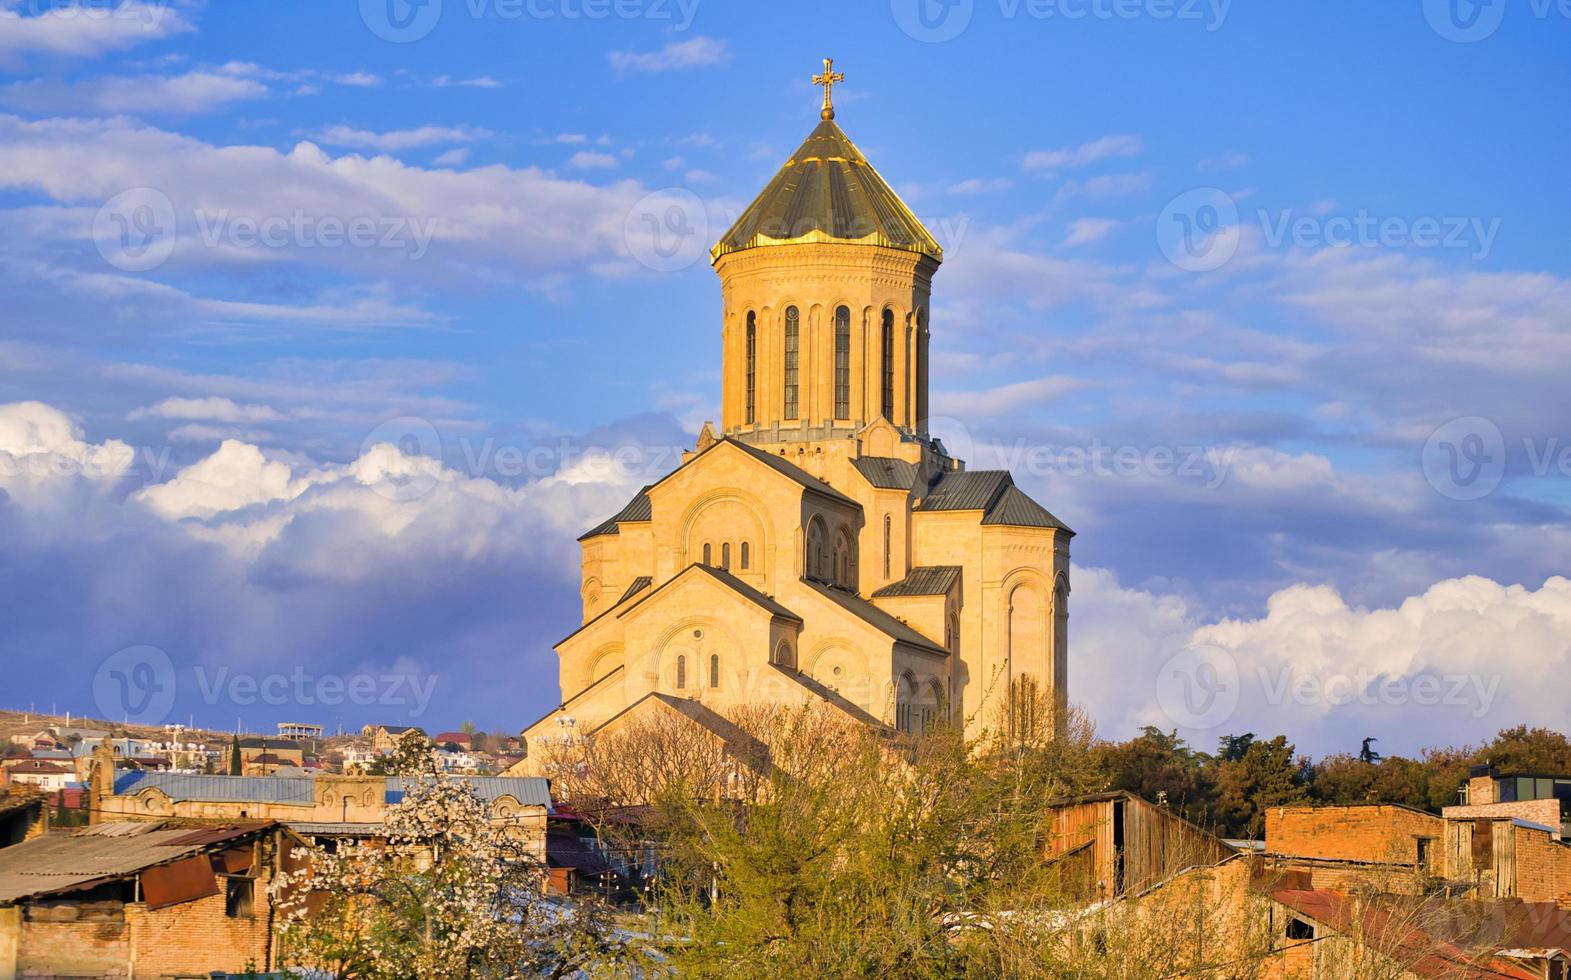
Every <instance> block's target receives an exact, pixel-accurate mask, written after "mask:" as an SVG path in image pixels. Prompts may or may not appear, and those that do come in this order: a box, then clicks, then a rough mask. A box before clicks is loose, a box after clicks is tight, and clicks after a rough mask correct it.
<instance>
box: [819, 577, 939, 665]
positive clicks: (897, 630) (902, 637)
mask: <svg viewBox="0 0 1571 980" xmlns="http://www.w3.org/2000/svg"><path fill="white" fill-rule="evenodd" d="M802 584H803V585H806V586H807V587H808V588H810V589H812V590H814V591H815V592H817V593H818V594H819V595H821V596H823V597H825V598H826V599H829V600H830V601H831V602H834V603H835V604H837V605H838V606H840V608H842V609H844V610H846V611H847V612H849V613H851V614H852V615H854V616H856V617H858V618H860V619H861V620H862V621H863V622H865V623H867V624H868V625H869V626H871V627H873V628H874V629H876V630H878V631H880V632H882V633H883V634H884V635H886V636H888V637H890V638H892V639H894V640H896V641H898V642H900V643H904V644H907V645H909V646H914V647H918V648H920V649H923V650H927V651H928V652H930V653H937V654H940V655H942V656H946V657H947V656H948V655H949V651H948V650H945V649H944V648H943V647H942V646H939V645H938V644H937V643H934V642H933V641H932V640H930V639H928V638H927V637H925V636H923V635H922V634H921V633H918V632H917V631H916V630H914V629H912V628H911V627H909V626H907V625H906V624H905V623H902V622H901V621H900V620H898V619H896V618H895V617H893V616H891V615H889V614H888V613H886V612H884V611H883V610H882V609H880V608H878V607H877V606H875V605H873V604H872V603H871V602H868V601H867V600H866V599H863V598H862V597H860V596H857V595H854V594H852V593H850V592H847V591H846V590H844V589H838V588H835V587H834V586H829V585H825V584H823V583H822V582H815V581H813V580H812V579H803V580H802Z"/></svg>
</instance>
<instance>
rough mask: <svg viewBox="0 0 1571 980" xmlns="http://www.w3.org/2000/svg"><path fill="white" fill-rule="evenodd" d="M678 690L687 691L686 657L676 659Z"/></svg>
mask: <svg viewBox="0 0 1571 980" xmlns="http://www.w3.org/2000/svg"><path fill="white" fill-rule="evenodd" d="M676 689H677V690H678V691H682V690H686V689H687V657H685V656H678V657H677V658H676Z"/></svg>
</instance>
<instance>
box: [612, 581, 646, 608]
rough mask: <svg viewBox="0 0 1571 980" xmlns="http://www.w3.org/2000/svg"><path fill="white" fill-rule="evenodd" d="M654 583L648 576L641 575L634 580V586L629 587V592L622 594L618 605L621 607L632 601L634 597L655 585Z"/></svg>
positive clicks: (617, 602) (617, 601)
mask: <svg viewBox="0 0 1571 980" xmlns="http://www.w3.org/2000/svg"><path fill="white" fill-rule="evenodd" d="M654 581H655V580H654V579H653V578H651V577H650V576H648V575H640V576H638V577H637V578H635V579H633V584H632V585H629V586H628V587H627V591H626V592H624V593H622V598H620V599H618V600H616V604H617V605H619V606H620V605H621V604H622V603H624V602H626V601H627V600H629V599H631V598H632V597H633V596H635V595H637V594H638V593H640V592H642V591H644V590H645V589H647V588H649V587H650V586H651V585H653V584H654Z"/></svg>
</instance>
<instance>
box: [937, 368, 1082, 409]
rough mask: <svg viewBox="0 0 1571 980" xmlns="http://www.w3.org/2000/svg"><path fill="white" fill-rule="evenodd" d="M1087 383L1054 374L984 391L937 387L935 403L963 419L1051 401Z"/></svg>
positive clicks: (938, 407)
mask: <svg viewBox="0 0 1571 980" xmlns="http://www.w3.org/2000/svg"><path fill="white" fill-rule="evenodd" d="M1085 387H1086V382H1085V381H1083V380H1081V379H1079V378H1074V377H1069V376H1067V375H1054V376H1052V377H1047V378H1034V379H1032V380H1030V381H1017V382H1015V383H1014V384H1006V385H998V386H997V387H994V388H989V389H986V390H984V391H937V392H934V393H933V406H934V409H935V410H936V411H937V412H938V414H940V415H948V416H953V417H955V418H960V419H969V418H984V417H990V416H995V415H1009V414H1013V413H1016V412H1021V411H1024V410H1027V409H1030V408H1033V407H1037V406H1041V405H1046V404H1050V403H1051V402H1054V401H1057V400H1058V399H1059V398H1062V397H1063V396H1065V395H1067V394H1069V393H1071V392H1074V391H1079V390H1080V389H1082V388H1085Z"/></svg>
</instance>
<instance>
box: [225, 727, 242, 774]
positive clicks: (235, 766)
mask: <svg viewBox="0 0 1571 980" xmlns="http://www.w3.org/2000/svg"><path fill="white" fill-rule="evenodd" d="M244 774H245V762H244V760H243V759H242V758H241V756H240V736H239V735H236V736H235V737H234V742H233V743H231V744H230V746H229V775H231V776H240V775H244Z"/></svg>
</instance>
